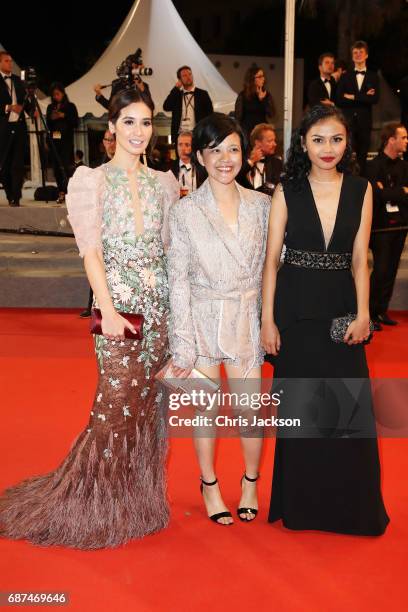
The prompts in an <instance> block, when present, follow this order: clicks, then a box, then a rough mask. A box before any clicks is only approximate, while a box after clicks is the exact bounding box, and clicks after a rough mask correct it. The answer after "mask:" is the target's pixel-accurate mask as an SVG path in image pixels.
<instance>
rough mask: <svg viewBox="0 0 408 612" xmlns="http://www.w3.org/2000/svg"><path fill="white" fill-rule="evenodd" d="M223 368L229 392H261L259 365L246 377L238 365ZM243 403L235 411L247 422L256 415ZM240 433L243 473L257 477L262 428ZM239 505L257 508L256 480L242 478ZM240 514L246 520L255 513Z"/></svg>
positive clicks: (250, 394) (252, 393)
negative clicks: (243, 464) (243, 406)
mask: <svg viewBox="0 0 408 612" xmlns="http://www.w3.org/2000/svg"><path fill="white" fill-rule="evenodd" d="M225 369H226V372H227V377H228V383H229V387H230V391H231V393H236V394H237V395H238V397H239V396H240V395H241V396H242V394H245V396H246V395H248V396H249V397H251V396H252V395H253V396H254V399H255V397H256V396H258V397H259V394H260V393H261V368H260V367H256V368H253V369H252V370H251V371H250V372H249V374H248V375H247V377H246V378H244V373H243V370H242V368H240V367H236V366H231V365H226V366H225ZM243 405H245V408H240V406H235V407H234V408H235V413H236V414H237V415H242V416H243V417H244V418H247V419H248V421H249V423H251V422H252V420H253V418H254V416H256V415H257V411H255V410H252V409H251V408H248V405H247V403H246V402H243ZM240 434H241V445H242V452H243V455H244V463H245V474H246V475H247V476H248V478H257V476H258V469H259V462H260V459H261V453H262V445H263V430H261V429H259V428H257V427H254V428H250V429H249V430H248V429H245V428H241V429H240ZM239 507H240V508H254V509H256V510H257V509H258V497H257V490H256V482H250V481H248V480H247V479H246V478H243V480H242V495H241V500H240V502H239ZM241 516H242V518H243V519H246V520H253V519H254V518H255V515H254V514H252V513H246V514H242V515H241Z"/></svg>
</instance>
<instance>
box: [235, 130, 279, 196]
mask: <svg viewBox="0 0 408 612" xmlns="http://www.w3.org/2000/svg"><path fill="white" fill-rule="evenodd" d="M250 144H251V153H250V156H249V159H248V160H247V161H246V162H244V164H243V166H242V170H241V172H240V173H239V175H238V177H237V181H238V183H240V184H241V185H242V186H243V187H247V188H250V189H256V190H257V191H262V192H263V193H267V194H268V195H272V194H273V192H274V190H275V187H276V185H277V184H278V183H279V181H280V175H281V174H282V170H283V163H282V160H281V158H280V157H278V156H277V155H275V153H276V147H277V141H276V133H275V130H274V127H273V125H271V124H269V123H260V124H259V125H256V126H255V127H254V129H253V130H252V132H251V143H250Z"/></svg>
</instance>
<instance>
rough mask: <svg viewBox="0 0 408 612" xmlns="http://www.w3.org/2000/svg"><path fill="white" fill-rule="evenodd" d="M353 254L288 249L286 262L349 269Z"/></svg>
mask: <svg viewBox="0 0 408 612" xmlns="http://www.w3.org/2000/svg"><path fill="white" fill-rule="evenodd" d="M351 256H352V254H351V253H314V252H311V251H298V250H296V249H286V251H285V258H284V263H285V264H291V265H293V266H299V267H301V268H312V269H314V270H349V269H350V267H351Z"/></svg>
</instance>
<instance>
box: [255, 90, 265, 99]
mask: <svg viewBox="0 0 408 612" xmlns="http://www.w3.org/2000/svg"><path fill="white" fill-rule="evenodd" d="M256 94H257V96H258V98H259V99H260V100H263V99H264V98H265V96H266V94H267V91H266V89H263V88H262V87H258V88H257V90H256Z"/></svg>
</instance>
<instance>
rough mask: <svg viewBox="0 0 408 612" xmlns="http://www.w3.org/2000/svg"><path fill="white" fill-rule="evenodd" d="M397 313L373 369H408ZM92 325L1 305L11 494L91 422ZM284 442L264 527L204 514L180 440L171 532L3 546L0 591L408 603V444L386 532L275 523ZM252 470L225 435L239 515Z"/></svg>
mask: <svg viewBox="0 0 408 612" xmlns="http://www.w3.org/2000/svg"><path fill="white" fill-rule="evenodd" d="M394 314H395V315H396V316H397V318H398V319H399V320H400V321H401V324H400V325H399V326H398V328H396V329H388V328H387V329H384V331H383V332H381V333H378V334H376V337H375V340H374V341H373V343H372V344H371V345H370V346H369V347H368V356H369V362H370V370H371V374H372V376H376V377H378V376H386V377H404V376H406V375H407V370H408V315H407V314H401V313H394ZM87 328H88V322H87V321H83V320H80V319H79V318H78V316H77V313H76V312H70V311H41V310H40V311H37V310H2V311H0V330H1V336H0V337H1V343H0V376H1V379H2V380H1V391H2V398H3V402H2V408H1V433H0V436H1V446H0V460H1V465H2V469H1V475H0V489H3V488H5V487H6V486H7V485H11V484H13V483H16V482H17V481H19V480H20V479H22V478H25V477H27V476H29V475H33V474H35V473H37V474H39V473H43V472H46V471H49V470H52V469H53V468H54V467H55V466H56V465H57V464H58V463H59V462H60V461H61V460H62V458H63V457H64V455H65V453H66V452H67V450H68V449H69V447H70V445H71V442H72V440H73V438H74V437H75V436H76V435H77V433H79V431H80V430H81V429H82V428H83V427H84V426H85V425H86V423H87V419H88V413H89V409H90V405H91V401H92V399H93V393H94V385H95V380H96V367H95V363H94V358H93V350H92V344H91V337H90V336H89V335H88V333H87ZM266 373H270V370H269V366H267V367H266ZM273 446H274V444H273V440H267V443H266V445H265V453H264V460H263V464H262V469H261V472H262V479H261V481H260V503H261V511H260V514H259V517H258V518H257V520H256V522H255V523H254V524H253V525H246V524H241V523H239V521H237V522H236V523H235V525H234V526H233V527H231V528H222V527H218V526H216V525H214V524H212V523H210V521H208V519H206V518H205V514H204V511H203V507H202V502H201V499H200V495H199V490H198V485H199V481H198V470H197V466H196V463H195V460H194V455H193V450H192V444H191V442H190V440H172V442H171V455H170V461H169V491H170V497H171V503H172V520H171V524H170V527H169V529H167V530H166V531H164V532H162V533H160V534H158V535H155V536H150V537H147V538H145V539H144V540H142V541H134V542H132V543H130V544H128V545H127V546H126V547H124V548H122V549H116V550H102V551H94V552H82V551H75V550H67V549H62V548H48V549H43V548H37V547H34V546H32V545H31V544H28V543H26V542H14V541H13V542H10V541H6V540H0V559H1V561H0V591H1V592H4V591H13V590H15V591H18V592H27V591H30V590H31V591H36V592H40V591H52V592H57V591H67V592H69V596H70V604H69V605H68V606H67V608H68V609H69V610H75V611H76V610H79V611H84V612H85V611H86V612H88V611H90V612H91V611H92V612H93V611H94V610H98V611H102V612H105V611H107V612H111V611H112V612H116V611H118V612H122V611H127V610H136V611H137V612H143V611H156V610H157V611H160V612H164V611H166V612H167V611H171V612H172V611H173V610H177V611H182V612H183V611H186V612H187V611H189V612H190V611H200V612H201V611H202V610H203V611H204V610H207V609H212V610H213V611H217V612H218V611H223V612H229V611H234V612H240V611H244V610H245V611H246V610H248V609H251V610H253V611H255V612H256V611H260V612H263V611H266V610H268V611H269V610H273V609H276V610H283V611H284V612H286V611H292V610H293V611H298V610H302V612H306V611H309V610H310V611H313V612H326V611H330V612H344V611H345V610H349V611H351V612H354V611H358V612H361V611H365V610H370V611H377V610H387V611H392V612H396V611H399V610H401V611H402V610H406V598H407V594H408V589H407V572H406V560H407V552H408V550H407V549H408V478H407V474H408V442H407V440H398V439H393V440H381V442H380V446H381V456H382V464H383V480H384V489H383V491H384V497H385V503H386V506H387V510H388V513H389V515H390V517H391V524H390V526H389V528H388V531H387V533H386V535H385V536H383V537H382V538H358V537H352V536H339V535H331V534H323V533H315V532H313V533H307V532H300V533H292V532H290V531H286V530H284V529H283V528H282V527H281V525H280V524H274V525H269V524H267V523H266V514H267V505H268V501H269V493H270V481H271V473H272V461H273ZM242 471H243V468H242V460H241V458H240V454H239V441H238V440H235V439H234V440H222V441H221V444H220V448H219V456H218V469H217V472H218V476H219V479H220V481H221V484H222V487H223V491H224V492H225V499H226V502H227V504H228V505H229V506H230V507H231V509H234V508H235V506H236V503H237V501H238V496H239V479H240V476H241V474H242ZM14 608H15V607H14V606H13V607H12V608H11V609H14Z"/></svg>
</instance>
